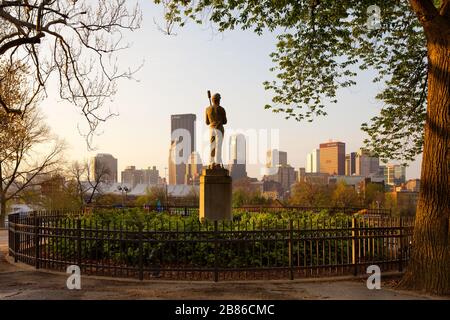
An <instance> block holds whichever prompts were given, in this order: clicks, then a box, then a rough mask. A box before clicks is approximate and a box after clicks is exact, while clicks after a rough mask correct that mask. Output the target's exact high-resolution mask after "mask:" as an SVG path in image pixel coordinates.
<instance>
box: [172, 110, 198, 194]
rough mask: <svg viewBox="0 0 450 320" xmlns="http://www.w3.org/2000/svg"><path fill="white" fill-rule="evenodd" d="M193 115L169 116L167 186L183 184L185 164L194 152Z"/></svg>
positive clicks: (194, 118) (194, 117)
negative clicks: (169, 134) (169, 137)
mask: <svg viewBox="0 0 450 320" xmlns="http://www.w3.org/2000/svg"><path fill="white" fill-rule="evenodd" d="M195 121H196V116H195V114H175V115H172V116H171V128H170V132H171V140H170V149H169V184H171V185H176V184H184V183H185V178H186V164H187V163H188V162H189V157H190V155H191V154H192V152H193V151H195Z"/></svg>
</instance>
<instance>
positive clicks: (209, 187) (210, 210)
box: [199, 168, 233, 221]
mask: <svg viewBox="0 0 450 320" xmlns="http://www.w3.org/2000/svg"><path fill="white" fill-rule="evenodd" d="M231 195H232V192H231V177H230V175H229V173H228V170H226V169H222V168H216V169H203V170H202V175H201V176H200V215H199V218H200V221H203V220H205V219H206V220H209V221H218V220H232V219H233V216H232V213H231Z"/></svg>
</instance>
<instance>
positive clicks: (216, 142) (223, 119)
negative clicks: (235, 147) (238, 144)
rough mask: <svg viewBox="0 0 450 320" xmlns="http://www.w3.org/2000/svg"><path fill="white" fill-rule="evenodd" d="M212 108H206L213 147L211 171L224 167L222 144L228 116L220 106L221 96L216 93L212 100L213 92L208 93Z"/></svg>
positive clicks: (210, 162) (210, 163)
mask: <svg viewBox="0 0 450 320" xmlns="http://www.w3.org/2000/svg"><path fill="white" fill-rule="evenodd" d="M208 98H209V101H210V106H209V107H207V108H206V125H208V126H209V128H210V129H209V137H210V140H209V141H210V145H211V153H210V161H209V167H210V168H211V169H214V168H221V167H223V166H222V142H223V134H224V128H223V125H224V124H227V114H226V112H225V109H224V108H223V107H222V106H221V105H220V94H219V93H215V94H214V95H213V96H212V98H211V92H210V91H208Z"/></svg>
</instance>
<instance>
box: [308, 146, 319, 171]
mask: <svg viewBox="0 0 450 320" xmlns="http://www.w3.org/2000/svg"><path fill="white" fill-rule="evenodd" d="M319 170H320V150H319V149H314V150H313V151H312V152H310V153H308V154H307V155H306V168H305V172H308V173H317V172H319Z"/></svg>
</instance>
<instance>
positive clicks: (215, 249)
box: [214, 220, 219, 282]
mask: <svg viewBox="0 0 450 320" xmlns="http://www.w3.org/2000/svg"><path fill="white" fill-rule="evenodd" d="M217 225H218V222H217V220H214V282H218V281H219V269H218V257H217V255H218V253H219V247H218V239H217V230H218V227H217Z"/></svg>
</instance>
